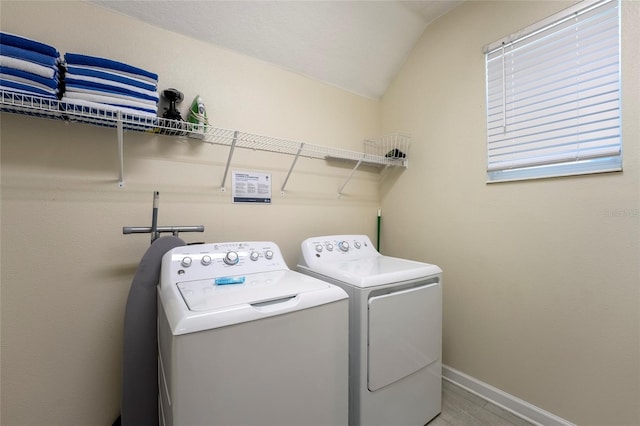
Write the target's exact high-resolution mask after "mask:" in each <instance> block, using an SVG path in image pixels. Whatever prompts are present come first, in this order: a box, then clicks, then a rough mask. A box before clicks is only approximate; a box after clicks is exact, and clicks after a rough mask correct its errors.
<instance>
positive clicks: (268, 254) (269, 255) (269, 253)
mask: <svg viewBox="0 0 640 426" xmlns="http://www.w3.org/2000/svg"><path fill="white" fill-rule="evenodd" d="M264 257H265V258H266V259H268V260H271V259H273V251H271V250H267V251H265V252H264Z"/></svg>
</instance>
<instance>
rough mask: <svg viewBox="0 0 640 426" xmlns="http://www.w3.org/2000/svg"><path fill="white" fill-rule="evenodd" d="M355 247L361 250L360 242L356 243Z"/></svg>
mask: <svg viewBox="0 0 640 426" xmlns="http://www.w3.org/2000/svg"><path fill="white" fill-rule="evenodd" d="M353 246H354V247H355V248H357V249H359V248H360V241H356V242H355V243H353Z"/></svg>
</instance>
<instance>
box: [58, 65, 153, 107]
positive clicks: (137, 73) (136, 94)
mask: <svg viewBox="0 0 640 426" xmlns="http://www.w3.org/2000/svg"><path fill="white" fill-rule="evenodd" d="M64 58H65V64H66V65H65V66H66V72H65V79H64V80H65V92H64V96H63V97H62V101H63V102H65V103H67V104H73V105H77V106H80V107H90V108H100V109H107V110H111V111H122V112H123V113H125V114H133V115H142V116H145V117H150V118H156V117H157V113H158V101H159V99H160V97H159V95H158V75H157V74H155V73H152V72H149V71H146V70H143V69H141V68H137V67H134V66H132V65H128V64H124V63H122V62H117V61H113V60H111V59H105V58H99V57H95V56H87V55H80V54H77V53H66V54H65V55H64Z"/></svg>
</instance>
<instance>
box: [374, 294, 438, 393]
mask: <svg viewBox="0 0 640 426" xmlns="http://www.w3.org/2000/svg"><path fill="white" fill-rule="evenodd" d="M441 342H442V291H441V286H440V283H439V282H437V283H432V284H427V285H423V286H420V287H414V288H410V289H408V290H403V291H398V292H395V293H388V294H383V295H380V296H375V297H371V298H370V299H369V353H368V388H369V390H370V391H375V390H378V389H380V388H383V387H385V386H387V385H389V384H391V383H394V382H396V381H398V380H400V379H402V378H404V377H406V376H409V375H411V374H413V373H414V372H416V371H418V370H420V369H422V368H424V367H426V366H428V365H429V364H431V363H433V362H435V361H438V360H439V359H440V355H441V352H442V349H441V346H442V343H441Z"/></svg>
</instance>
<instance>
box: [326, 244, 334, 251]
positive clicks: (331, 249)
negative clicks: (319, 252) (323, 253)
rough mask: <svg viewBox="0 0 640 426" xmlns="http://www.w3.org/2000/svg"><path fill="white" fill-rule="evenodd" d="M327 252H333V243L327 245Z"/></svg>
mask: <svg viewBox="0 0 640 426" xmlns="http://www.w3.org/2000/svg"><path fill="white" fill-rule="evenodd" d="M327 250H329V251H333V244H331V243H329V244H327Z"/></svg>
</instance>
